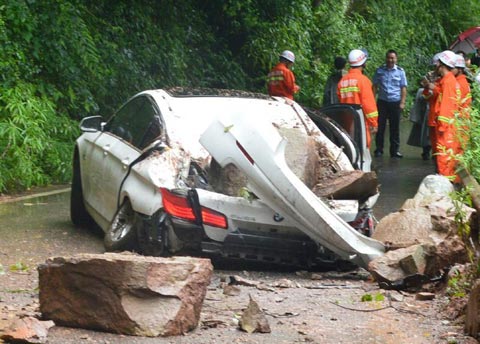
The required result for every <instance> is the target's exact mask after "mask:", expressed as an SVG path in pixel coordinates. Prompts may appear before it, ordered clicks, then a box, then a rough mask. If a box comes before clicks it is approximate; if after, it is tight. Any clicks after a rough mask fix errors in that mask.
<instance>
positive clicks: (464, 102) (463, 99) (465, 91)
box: [456, 74, 472, 115]
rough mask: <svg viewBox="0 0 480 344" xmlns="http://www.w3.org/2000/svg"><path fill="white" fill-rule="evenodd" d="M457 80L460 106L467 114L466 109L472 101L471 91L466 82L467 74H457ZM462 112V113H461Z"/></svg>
mask: <svg viewBox="0 0 480 344" xmlns="http://www.w3.org/2000/svg"><path fill="white" fill-rule="evenodd" d="M456 79H457V82H458V85H459V86H460V108H461V109H466V110H467V113H466V115H468V109H469V108H470V104H471V103H472V93H471V92H470V84H469V83H468V80H467V76H466V75H465V74H459V75H457V78H456ZM462 114H463V113H462Z"/></svg>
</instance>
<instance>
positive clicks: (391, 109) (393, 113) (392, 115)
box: [375, 99, 402, 155]
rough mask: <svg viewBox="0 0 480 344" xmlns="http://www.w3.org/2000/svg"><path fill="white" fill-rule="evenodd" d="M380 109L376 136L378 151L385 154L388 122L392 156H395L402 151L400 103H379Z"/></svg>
mask: <svg viewBox="0 0 480 344" xmlns="http://www.w3.org/2000/svg"><path fill="white" fill-rule="evenodd" d="M377 107H378V131H377V135H376V136H375V145H376V146H377V149H376V151H377V152H382V153H383V144H384V137H385V128H386V126H387V121H388V122H389V127H390V155H392V154H395V153H397V152H398V151H399V149H400V116H401V113H402V111H401V110H400V101H398V102H386V101H384V100H380V99H379V100H378V101H377Z"/></svg>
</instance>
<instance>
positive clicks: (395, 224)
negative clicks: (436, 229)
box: [372, 208, 434, 247]
mask: <svg viewBox="0 0 480 344" xmlns="http://www.w3.org/2000/svg"><path fill="white" fill-rule="evenodd" d="M431 235H432V222H431V218H430V212H429V210H428V209H427V208H413V209H406V210H402V211H399V212H396V213H391V214H389V215H387V216H385V217H384V218H383V219H381V220H380V222H379V223H378V224H377V226H376V228H375V232H374V233H373V235H372V237H373V238H374V239H376V240H379V241H382V242H386V243H387V242H388V243H390V244H392V245H393V246H394V247H406V246H410V245H415V244H421V243H425V242H426V243H433V242H434V241H433V240H432V238H431Z"/></svg>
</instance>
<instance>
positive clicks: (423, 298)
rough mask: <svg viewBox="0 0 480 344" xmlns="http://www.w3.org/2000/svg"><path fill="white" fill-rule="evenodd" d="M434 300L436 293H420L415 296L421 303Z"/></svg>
mask: <svg viewBox="0 0 480 344" xmlns="http://www.w3.org/2000/svg"><path fill="white" fill-rule="evenodd" d="M434 298H435V294H434V293H427V292H420V293H417V294H416V295H415V299H416V300H420V301H429V300H433V299H434Z"/></svg>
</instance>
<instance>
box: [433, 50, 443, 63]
mask: <svg viewBox="0 0 480 344" xmlns="http://www.w3.org/2000/svg"><path fill="white" fill-rule="evenodd" d="M441 54H442V53H436V54H435V55H434V56H433V59H432V65H433V66H434V65H436V64H437V62H438V58H439V57H440V55H441Z"/></svg>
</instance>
